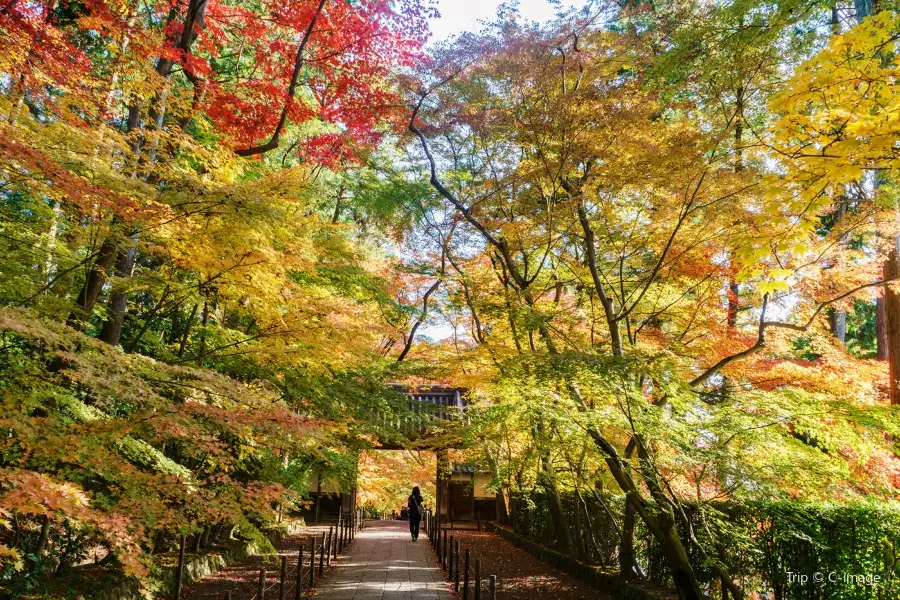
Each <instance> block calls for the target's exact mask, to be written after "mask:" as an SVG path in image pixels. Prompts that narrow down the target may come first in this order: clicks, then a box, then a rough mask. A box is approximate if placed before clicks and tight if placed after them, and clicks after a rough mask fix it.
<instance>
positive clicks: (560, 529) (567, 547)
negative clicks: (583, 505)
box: [541, 452, 572, 554]
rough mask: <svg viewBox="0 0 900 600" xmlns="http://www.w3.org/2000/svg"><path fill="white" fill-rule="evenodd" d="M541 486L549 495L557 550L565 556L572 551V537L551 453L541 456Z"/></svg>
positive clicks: (551, 522)
mask: <svg viewBox="0 0 900 600" xmlns="http://www.w3.org/2000/svg"><path fill="white" fill-rule="evenodd" d="M541 485H542V487H543V488H544V490H545V491H546V493H547V502H548V505H549V509H550V524H551V525H552V526H553V532H554V534H555V536H556V549H557V550H559V551H560V552H562V553H563V554H568V553H569V552H571V550H572V536H571V534H570V533H569V526H568V524H567V523H566V514H565V511H563V507H562V500H561V499H560V497H559V488H558V487H557V486H556V473H555V472H554V470H553V464H552V463H551V462H550V453H549V452H544V453H542V456H541Z"/></svg>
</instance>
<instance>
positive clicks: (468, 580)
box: [424, 511, 497, 600]
mask: <svg viewBox="0 0 900 600" xmlns="http://www.w3.org/2000/svg"><path fill="white" fill-rule="evenodd" d="M424 523H425V533H426V534H427V535H428V541H429V542H430V543H431V546H432V547H433V548H434V551H435V554H437V557H438V562H439V563H440V566H441V569H443V570H444V571H445V572H446V573H447V579H448V580H449V581H450V582H451V583H452V584H453V588H454V590H455V591H456V592H457V593H459V592H460V589H462V600H469V599H470V598H474V600H481V598H482V593H483V592H484V588H485V587H487V597H488V599H489V600H496V597H497V576H496V575H489V576H488V578H487V579H483V578H482V575H481V559H480V558H475V559H474V560H472V553H471V551H470V550H469V549H468V548H465V549H461V548H460V544H459V540H454V539H453V536H452V535H448V532H447V530H446V529H441V526H440V519H439V518H438V517H437V516H435V515H434V514H433V513H432V512H431V511H426V512H425V519H424ZM460 556H464V559H463V565H462V568H460V564H459V563H460ZM460 584H461V586H460ZM470 586H471V588H472V592H473V595H472V596H470V595H469V588H470Z"/></svg>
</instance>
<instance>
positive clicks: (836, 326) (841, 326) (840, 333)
mask: <svg viewBox="0 0 900 600" xmlns="http://www.w3.org/2000/svg"><path fill="white" fill-rule="evenodd" d="M828 324H829V327H830V328H831V335H833V336H834V337H836V338H837V339H838V340H840V342H841V343H842V344H843V343H845V342H846V341H847V311H845V310H834V311H832V312H831V314H830V315H829V316H828Z"/></svg>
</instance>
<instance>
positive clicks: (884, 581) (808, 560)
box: [511, 493, 900, 600]
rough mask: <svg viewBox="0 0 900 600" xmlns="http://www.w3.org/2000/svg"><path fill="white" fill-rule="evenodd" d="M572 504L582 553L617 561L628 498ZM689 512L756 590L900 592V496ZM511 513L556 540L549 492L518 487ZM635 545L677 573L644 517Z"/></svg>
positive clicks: (700, 566)
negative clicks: (891, 500) (524, 491)
mask: <svg viewBox="0 0 900 600" xmlns="http://www.w3.org/2000/svg"><path fill="white" fill-rule="evenodd" d="M585 504H586V505H587V507H585ZM604 504H605V505H606V506H605V507H604V506H603V505H604ZM563 505H564V509H565V511H566V513H567V520H568V523H569V527H570V531H571V533H572V536H573V540H574V542H575V548H574V549H573V554H574V555H575V557H577V558H578V559H580V560H582V561H584V562H588V563H591V564H597V565H605V566H613V565H615V562H616V560H615V559H616V552H617V545H618V534H617V532H616V528H615V526H614V525H613V521H612V517H611V516H610V514H609V513H612V515H613V516H614V517H615V519H616V521H618V522H619V523H621V511H622V507H623V498H622V497H621V496H605V495H604V496H594V497H592V498H590V499H588V498H585V499H584V501H583V502H582V501H580V500H578V499H577V498H575V497H573V496H572V495H565V496H564V497H563ZM576 508H580V511H579V512H576ZM585 508H587V510H585ZM701 511H702V517H703V518H701ZM685 512H686V514H687V515H688V519H689V520H690V521H691V522H692V526H693V529H694V533H695V535H696V536H698V538H699V539H700V541H701V542H703V538H704V536H705V531H706V527H704V525H703V521H704V520H705V523H706V526H708V527H709V528H710V530H712V531H713V532H715V534H716V535H717V536H718V537H719V538H720V539H723V540H724V544H725V547H726V549H727V553H728V554H727V562H728V565H727V566H728V567H729V569H730V571H731V572H732V573H734V574H735V576H736V578H737V579H738V580H739V581H740V583H741V585H742V586H743V588H744V590H745V591H747V592H755V593H757V594H759V595H761V596H762V597H766V598H775V599H776V600H873V599H874V600H897V599H900V503H882V504H837V503H833V504H832V503H811V502H797V501H773V502H759V503H750V504H743V505H739V504H732V503H721V504H714V505H708V504H707V505H704V506H702V507H696V506H686V507H685ZM512 513H513V514H512V519H511V522H512V523H513V529H514V531H515V532H516V533H517V534H519V535H522V536H525V537H528V538H530V539H532V540H534V541H537V542H540V543H541V544H543V545H545V546H548V547H551V548H553V547H555V545H556V540H555V538H554V535H553V529H552V527H550V525H549V521H550V520H549V512H548V510H547V502H546V499H545V498H544V497H543V496H542V495H541V494H540V493H532V494H529V495H527V496H525V495H518V496H514V497H513V499H512ZM579 513H580V514H579ZM586 514H589V515H590V516H591V517H590V518H591V521H590V524H591V528H588V527H587V516H586ZM590 529H593V536H592V539H591V537H590V533H591V532H590ZM688 537H689V536H686V535H685V536H683V539H688ZM635 546H636V552H637V558H638V562H639V564H640V565H641V567H642V569H643V570H644V572H645V574H647V575H648V578H649V579H650V580H651V581H655V582H658V583H663V584H667V583H669V582H668V574H667V569H666V564H665V559H664V558H663V556H662V554H661V552H660V550H659V548H658V547H657V545H656V543H655V541H654V540H653V538H652V536H651V535H650V534H649V532H647V531H646V529H644V528H643V525H642V524H641V523H640V522H638V526H637V527H636V530H635ZM709 547H711V546H710V545H707V548H709ZM688 553H689V555H690V556H691V557H692V558H693V563H694V565H695V568H696V569H697V575H698V578H699V579H700V580H701V582H703V584H704V585H705V586H707V588H708V590H709V591H710V592H713V591H715V590H717V589H718V583H717V581H716V578H715V577H714V576H713V573H712V570H711V569H710V568H709V565H706V564H704V563H703V561H702V560H701V558H700V553H699V552H698V550H697V548H696V547H695V546H694V545H693V544H692V543H688Z"/></svg>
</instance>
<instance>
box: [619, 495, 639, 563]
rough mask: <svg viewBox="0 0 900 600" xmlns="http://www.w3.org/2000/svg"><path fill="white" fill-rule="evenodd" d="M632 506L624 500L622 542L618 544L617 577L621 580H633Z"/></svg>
mask: <svg viewBox="0 0 900 600" xmlns="http://www.w3.org/2000/svg"><path fill="white" fill-rule="evenodd" d="M634 525H635V512H634V506H633V505H632V504H631V502H629V501H628V499H627V498H626V499H625V510H624V515H623V518H622V540H621V541H620V542H619V576H620V577H621V578H622V579H625V580H628V579H634V562H635V557H634Z"/></svg>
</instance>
